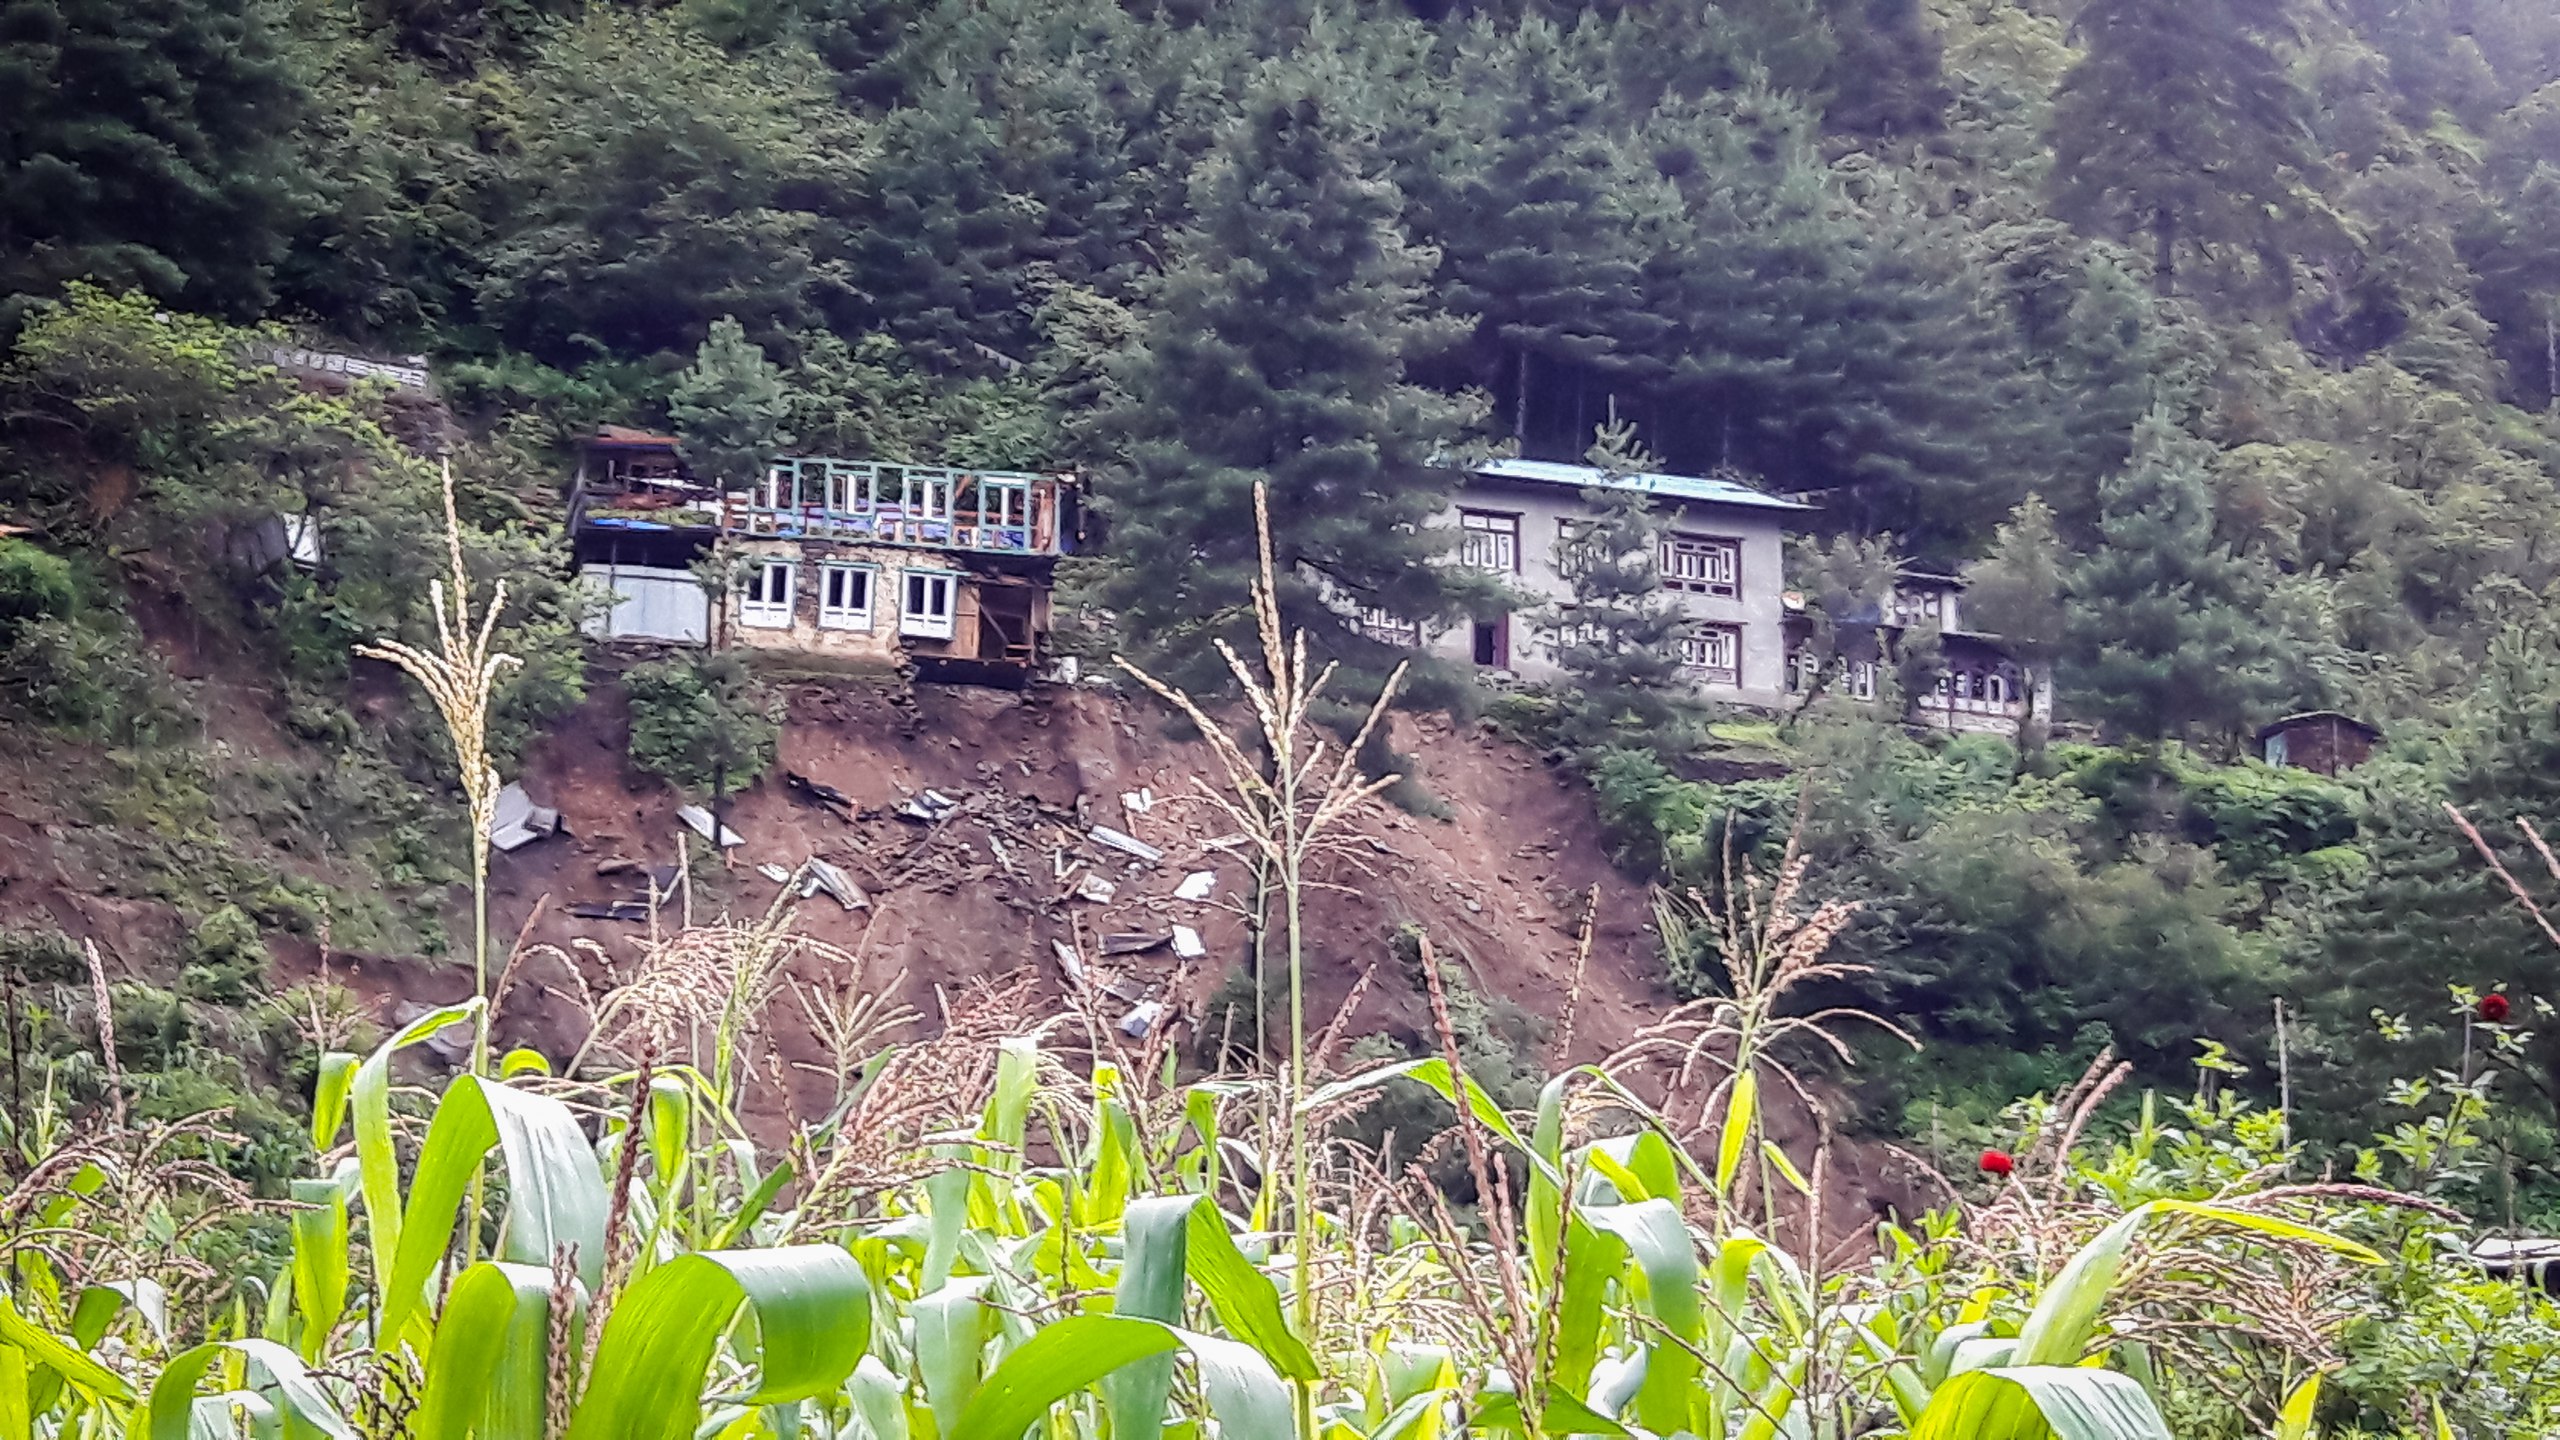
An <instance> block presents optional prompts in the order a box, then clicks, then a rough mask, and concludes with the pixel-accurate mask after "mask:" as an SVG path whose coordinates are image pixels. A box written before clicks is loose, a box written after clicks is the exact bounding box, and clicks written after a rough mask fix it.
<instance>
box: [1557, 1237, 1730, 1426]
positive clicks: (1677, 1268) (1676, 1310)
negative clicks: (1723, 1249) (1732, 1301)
mask: <svg viewBox="0 0 2560 1440" xmlns="http://www.w3.org/2000/svg"><path fill="white" fill-rule="evenodd" d="M1582 1217H1583V1218H1584V1219H1585V1220H1587V1221H1589V1222H1590V1223H1591V1225H1592V1226H1593V1228H1595V1229H1599V1230H1605V1231H1607V1232H1608V1233H1610V1234H1612V1235H1615V1236H1616V1237H1617V1238H1618V1239H1619V1240H1621V1241H1623V1242H1625V1244H1626V1247H1627V1250H1628V1253H1629V1254H1630V1255H1631V1256H1632V1257H1633V1258H1634V1260H1635V1266H1636V1270H1637V1272H1638V1273H1639V1274H1640V1275H1641V1276H1642V1277H1643V1280H1644V1301H1645V1307H1646V1309H1647V1310H1648V1311H1649V1312H1650V1313H1651V1314H1652V1316H1653V1318H1654V1319H1655V1320H1656V1321H1657V1322H1659V1323H1660V1324H1661V1326H1662V1327H1663V1329H1665V1330H1667V1331H1669V1332H1670V1333H1671V1334H1672V1335H1673V1336H1674V1337H1676V1338H1677V1339H1678V1340H1680V1341H1685V1342H1687V1343H1686V1344H1685V1345H1682V1344H1672V1343H1668V1342H1663V1343H1657V1344H1654V1345H1652V1346H1650V1347H1649V1354H1648V1358H1647V1360H1646V1363H1645V1378H1644V1384H1643V1385H1642V1386H1641V1387H1640V1388H1639V1389H1638V1390H1637V1391H1636V1396H1635V1407H1636V1419H1637V1421H1638V1422H1639V1423H1640V1424H1642V1425H1643V1426H1644V1428H1646V1429H1648V1430H1651V1431H1654V1432H1656V1433H1658V1434H1663V1435H1668V1434H1670V1433H1672V1432H1673V1431H1675V1430H1694V1429H1697V1428H1698V1427H1697V1426H1695V1425H1693V1424H1692V1423H1691V1422H1690V1419H1689V1412H1690V1406H1691V1402H1692V1401H1693V1400H1697V1401H1699V1402H1701V1403H1702V1404H1703V1402H1704V1396H1703V1393H1702V1387H1701V1385H1700V1384H1699V1376H1700V1374H1701V1372H1702V1371H1703V1369H1704V1368H1705V1367H1704V1366H1703V1365H1702V1364H1701V1363H1700V1362H1699V1359H1698V1357H1697V1355H1696V1354H1695V1353H1693V1351H1692V1349H1691V1348H1690V1347H1694V1346H1696V1345H1698V1344H1699V1343H1700V1342H1701V1341H1703V1340H1704V1338H1705V1333H1704V1331H1705V1311H1704V1307H1703V1306H1702V1305H1701V1304H1700V1302H1699V1299H1698V1248H1697V1245H1696V1243H1695V1242H1694V1241H1692V1240H1691V1239H1690V1237H1689V1226H1688V1223H1687V1222H1686V1221H1684V1220H1683V1219H1681V1216H1680V1211H1679V1209H1678V1207H1676V1206H1674V1205H1673V1204H1672V1203H1671V1202H1670V1201H1668V1200H1641V1201H1638V1202H1636V1203H1635V1204H1632V1205H1589V1206H1585V1207H1583V1210H1582Z"/></svg>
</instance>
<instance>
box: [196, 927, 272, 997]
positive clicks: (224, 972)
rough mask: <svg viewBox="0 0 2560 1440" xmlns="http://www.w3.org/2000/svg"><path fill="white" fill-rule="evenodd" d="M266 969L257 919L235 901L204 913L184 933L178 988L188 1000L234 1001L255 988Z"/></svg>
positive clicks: (250, 992)
mask: <svg viewBox="0 0 2560 1440" xmlns="http://www.w3.org/2000/svg"><path fill="white" fill-rule="evenodd" d="M266 970H267V947H266V942H265V941H263V940H261V939H259V938H258V922H256V921H254V920H252V919H250V918H249V916H248V914H247V913H246V912H245V911H243V910H242V909H241V908H240V907H239V906H237V905H225V906H223V907H222V908H221V909H219V910H216V911H214V912H213V913H212V914H210V915H207V916H206V917H204V919H203V920H202V921H199V922H198V923H197V925H196V928H195V933H194V934H193V935H191V936H189V937H187V945H186V954H185V956H184V965H183V968H181V969H180V971H179V976H178V989H179V991H180V993H182V994H184V995H186V996H187V997H188V998H189V999H192V1000H209V1001H213V1002H215V1003H217V1004H223V1005H237V1004H240V1003H242V1002H244V1001H246V1000H247V999H249V997H250V996H251V994H252V993H254V992H255V991H256V990H257V989H258V988H259V982H260V980H261V979H262V978H263V977H264V976H265V974H266Z"/></svg>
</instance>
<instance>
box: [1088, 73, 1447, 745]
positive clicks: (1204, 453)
mask: <svg viewBox="0 0 2560 1440" xmlns="http://www.w3.org/2000/svg"><path fill="white" fill-rule="evenodd" d="M1377 171H1378V162H1377V160H1376V158H1375V156H1374V154H1373V153H1371V152H1370V150H1369V149H1368V147H1367V144H1366V142H1365V139H1364V137H1363V135H1362V134H1361V132H1360V129H1359V128H1358V126H1357V124H1356V123H1355V121H1354V119H1353V117H1352V116H1351V115H1350V114H1349V113H1347V107H1346V106H1344V105H1343V104H1342V103H1341V102H1340V101H1339V100H1338V99H1337V98H1336V97H1335V96H1334V95H1333V94H1332V93H1331V92H1330V91H1329V89H1328V88H1327V85H1326V83H1325V82H1324V80H1323V79H1322V78H1321V77H1320V76H1318V75H1315V74H1310V73H1305V72H1302V71H1284V72H1280V73H1276V74H1274V75H1272V76H1270V77H1268V78H1266V79H1265V80H1264V81H1263V82H1261V83H1260V84H1259V85H1258V86H1257V87H1256V89H1255V92H1254V95H1253V97H1252V98H1251V100H1250V101H1249V102H1247V105H1246V109H1245V115H1244V118H1243V120H1242V122H1241V123H1240V124H1238V125H1237V126H1235V127H1234V128H1233V129H1231V130H1230V131H1229V133H1228V134H1227V136H1226V138H1225V140H1224V142H1223V143H1222V144H1221V146H1220V148H1219V150H1218V152H1217V153H1216V154H1215V155H1214V156H1212V158H1211V159H1210V160H1209V162H1208V163H1207V167H1206V169H1205V171H1204V173H1203V175H1202V178H1201V182H1200V187H1199V191H1198V194H1197V196H1196V200H1195V203H1196V206H1197V210H1198V214H1199V222H1198V224H1197V226H1196V227H1195V228H1194V229H1193V230H1191V231H1190V232H1188V233H1187V234H1186V236H1185V237H1184V241H1183V251H1182V259H1181V262H1180V263H1179V264H1177V265H1176V266H1175V268H1174V269H1173V270H1172V271H1171V272H1170V273H1169V274H1168V275H1167V276H1166V278H1165V283H1164V288H1163V292H1162V294H1161V295H1160V296H1159V297H1158V301H1157V306H1156V309H1155V312H1154V318H1153V320H1152V321H1151V322H1150V324H1149V326H1148V329H1147V331H1146V333H1145V336H1144V338H1143V340H1142V341H1141V342H1140V348H1139V350H1138V352H1137V354H1136V356H1135V357H1134V359H1133V361H1132V365H1131V369H1130V371H1129V374H1128V379H1127V384H1128V390H1129V400H1128V403H1127V404H1126V405H1125V406H1124V407H1123V408H1122V410H1121V412H1120V414H1119V416H1118V418H1117V420H1116V428H1117V430H1118V433H1119V434H1120V435H1121V436H1122V437H1123V442H1124V443H1125V445H1126V447H1127V448H1126V454H1127V456H1128V464H1127V466H1126V467H1125V469H1121V470H1119V471H1117V472H1115V473H1114V474H1112V475H1111V476H1109V477H1108V479H1107V483H1106V485H1105V487H1104V489H1103V490H1102V492H1101V496H1100V498H1101V500H1102V502H1103V503H1104V504H1105V505H1106V506H1107V507H1108V512H1109V514H1110V517H1111V523H1112V526H1113V536H1114V545H1115V548H1116V549H1117V550H1118V552H1119V554H1120V555H1121V557H1122V559H1123V561H1124V564H1125V571H1124V574H1123V575H1122V576H1121V577H1119V578H1118V579H1116V580H1114V581H1112V582H1110V583H1108V584H1106V585H1105V586H1104V599H1105V600H1106V602H1107V603H1110V604H1112V605H1114V606H1115V607H1116V608H1117V609H1118V610H1119V611H1120V615H1121V619H1122V622H1123V624H1124V625H1125V626H1126V627H1127V628H1128V630H1129V631H1130V632H1131V634H1132V636H1133V637H1134V638H1135V639H1136V640H1137V641H1138V649H1139V651H1140V653H1141V654H1143V655H1145V656H1146V657H1147V658H1148V660H1149V662H1150V664H1151V666H1154V667H1156V673H1157V674H1159V675H1160V676H1162V677H1163V678H1165V679H1166V680H1168V681H1170V682H1173V683H1176V684H1180V685H1182V686H1184V687H1185V688H1188V689H1192V690H1194V691H1195V692H1197V693H1215V692H1216V691H1217V690H1219V689H1222V688H1224V676H1225V667H1224V664H1223V662H1221V661H1219V660H1218V658H1217V657H1216V655H1215V654H1214V652H1212V651H1211V650H1210V648H1209V641H1210V640H1212V639H1213V638H1226V639H1228V640H1230V641H1231V642H1236V641H1244V640H1245V639H1246V633H1247V632H1246V629H1245V622H1246V620H1247V619H1248V615H1247V611H1246V608H1245V607H1246V594H1247V588H1248V584H1249V581H1250V579H1251V577H1252V575H1253V573H1254V570H1255V567H1256V557H1255V554H1254V538H1253V537H1254V524H1253V513H1252V511H1253V486H1254V485H1255V483H1256V482H1262V483H1265V484H1267V485H1268V486H1269V494H1270V509H1271V523H1272V532H1273V536H1274V541H1273V544H1274V550H1275V552H1276V553H1275V564H1276V572H1275V573H1276V578H1277V583H1278V585H1279V589H1280V597H1281V612H1282V615H1283V617H1284V620H1285V623H1286V624H1287V626H1288V627H1289V628H1290V629H1291V630H1292V631H1295V630H1298V629H1301V628H1303V629H1305V630H1306V631H1307V633H1308V635H1309V638H1310V641H1311V643H1312V644H1313V645H1314V646H1315V648H1316V650H1317V651H1318V653H1319V654H1321V655H1323V656H1325V657H1327V658H1342V659H1356V660H1365V661H1367V662H1369V663H1371V664H1375V661H1376V660H1377V659H1379V658H1382V657H1378V656H1377V655H1376V652H1377V651H1378V650H1379V649H1380V648H1381V647H1379V646H1378V645H1377V644H1376V642H1373V641H1369V640H1366V639H1365V638H1364V637H1363V636H1362V635H1360V633H1359V632H1358V631H1357V630H1356V629H1355V628H1354V626H1353V624H1352V623H1351V621H1350V620H1349V619H1348V618H1346V617H1345V616H1344V615H1343V614H1342V613H1341V612H1340V611H1339V610H1338V609H1337V608H1336V605H1335V603H1330V602H1329V600H1328V593H1329V594H1330V596H1332V597H1338V598H1339V600H1340V601H1341V602H1344V603H1348V604H1351V605H1355V606H1359V607H1364V608H1372V609H1376V610H1379V611H1383V612H1384V613H1386V614H1388V615H1391V616H1396V617H1401V618H1403V619H1407V620H1412V621H1423V622H1429V621H1439V620H1445V619H1448V618H1451V617H1453V616H1454V615H1455V614H1457V613H1459V610H1460V606H1461V604H1462V602H1464V601H1466V600H1467V599H1469V598H1470V597H1474V596H1476V595H1478V594H1479V592H1480V591H1481V590H1482V589H1483V588H1484V587H1483V586H1482V585H1480V584H1476V583H1473V582H1474V581H1475V580H1480V579H1481V578H1482V577H1469V576H1467V575H1465V574H1463V573H1461V572H1457V571H1455V570H1453V569H1450V568H1446V567H1442V566H1439V565H1437V564H1434V563H1433V562H1434V560H1435V559H1436V558H1437V557H1438V554H1439V552H1440V551H1441V550H1442V549H1443V548H1445V545H1446V543H1447V538H1446V532H1443V531H1438V530H1428V531H1427V530H1426V529H1425V527H1424V525H1423V522H1424V521H1427V520H1429V519H1430V518H1432V517H1433V516H1434V515H1436V514H1437V513H1438V511H1439V509H1440V506H1441V503H1442V501H1443V499H1444V497H1445V496H1446V495H1447V493H1448V492H1449V489H1450V487H1451V486H1452V485H1453V484H1454V481H1455V477H1454V476H1453V475H1452V474H1451V473H1450V472H1448V471H1447V470H1445V469H1437V468H1435V467H1434V462H1435V461H1436V460H1437V459H1439V458H1440V457H1441V455H1442V453H1443V452H1445V451H1446V449H1447V448H1448V447H1449V446H1450V445H1452V444H1454V443H1455V442H1456V441H1457V439H1458V438H1459V434H1460V431H1461V428H1462V427H1463V426H1464V425H1465V424H1466V422H1467V421H1468V420H1469V419H1470V418H1471V414H1472V407H1471V406H1469V405H1467V404H1465V403H1462V402H1460V401H1457V400H1453V399H1450V398H1447V397H1443V396H1440V395H1436V394H1433V393H1431V392H1429V391H1427V390H1425V389H1423V388H1422V387H1421V386H1419V385H1415V384H1413V383H1411V382H1409V381H1408V380H1407V379H1406V378H1405V357H1407V356H1409V355H1414V354H1418V353H1426V352H1428V351H1430V350H1433V349H1436V348H1440V347H1442V346H1444V345H1445V344H1446V343H1447V342H1448V341H1449V340H1450V339H1452V338H1454V334H1455V326H1454V325H1453V324H1452V323H1451V322H1450V321H1449V320H1448V319H1447V318H1446V317H1445V316H1443V315H1441V314H1439V313H1438V312H1437V311H1435V310H1433V309H1432V308H1430V307H1429V306H1428V305H1427V304H1426V303H1425V302H1424V299H1423V291H1422V282H1423V280H1424V279H1425V277H1426V275H1427V273H1428V269H1429V266H1428V257H1427V256H1425V255H1423V254H1420V253H1417V252H1415V251H1414V250H1413V249H1412V247H1410V246H1409V245H1407V244H1406V243H1405V241H1404V240H1403V238H1402V237H1401V235H1400V234H1399V233H1398V231H1397V229H1396V225H1395V219H1396V213H1397V208H1398V203H1399V197H1398V195H1397V193H1396V190H1395V187H1394V186H1393V185H1392V184H1391V183H1389V182H1388V181H1386V180H1384V179H1382V178H1380V177H1379V175H1378V173H1377ZM1282 314H1286V315H1289V316H1290V317H1291V318H1290V320H1289V323H1287V324H1281V325H1275V324H1274V323H1273V317H1274V316H1276V315H1282ZM1316 577H1321V583H1319V581H1318V580H1317V578H1316ZM1376 668H1377V669H1380V670H1383V669H1384V666H1383V665H1376ZM1417 698H1427V697H1421V696H1419V695H1417Z"/></svg>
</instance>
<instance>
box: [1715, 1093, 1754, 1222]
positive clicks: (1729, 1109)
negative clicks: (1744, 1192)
mask: <svg viewBox="0 0 2560 1440" xmlns="http://www.w3.org/2000/svg"><path fill="white" fill-rule="evenodd" d="M1759 1121H1760V1077H1759V1075H1758V1074H1757V1073H1756V1072H1754V1071H1751V1070H1744V1071H1743V1072H1742V1073H1741V1074H1739V1075H1736V1076H1734V1077H1733V1094H1732V1095H1731V1096H1730V1097H1729V1098H1727V1099H1726V1101H1725V1106H1724V1131H1723V1133H1721V1134H1719V1135H1718V1136H1716V1198H1717V1199H1718V1200H1730V1199H1732V1198H1733V1177H1734V1173H1735V1172H1736V1171H1737V1170H1739V1169H1741V1168H1742V1150H1743V1147H1744V1146H1745V1145H1747V1144H1749V1143H1750V1141H1751V1129H1752V1127H1753V1126H1754V1125H1756V1124H1758V1123H1759Z"/></svg>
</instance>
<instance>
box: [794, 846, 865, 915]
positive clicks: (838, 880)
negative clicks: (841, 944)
mask: <svg viewBox="0 0 2560 1440" xmlns="http://www.w3.org/2000/svg"><path fill="white" fill-rule="evenodd" d="M808 872H809V874H808V878H807V879H805V880H802V881H801V882H800V898H801V899H803V900H806V899H808V898H809V897H810V896H812V895H827V896H830V897H832V898H833V899H834V900H835V902H836V903H837V904H838V905H841V906H843V907H844V908H845V909H847V910H868V909H870V908H871V896H870V895H869V894H868V893H866V892H865V891H864V890H863V888H862V887H861V886H859V885H856V884H855V883H853V877H852V876H850V875H847V874H846V873H844V871H842V870H840V869H838V868H836V867H835V866H833V865H831V864H829V863H827V862H826V861H824V860H821V859H819V858H818V857H817V856H815V855H812V856H810V857H809V864H808Z"/></svg>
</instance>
